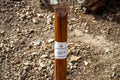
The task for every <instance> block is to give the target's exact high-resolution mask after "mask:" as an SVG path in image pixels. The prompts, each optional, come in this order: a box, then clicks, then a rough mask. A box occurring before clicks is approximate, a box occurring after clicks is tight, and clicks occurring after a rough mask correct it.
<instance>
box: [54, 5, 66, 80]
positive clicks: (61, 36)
mask: <svg viewBox="0 0 120 80" xmlns="http://www.w3.org/2000/svg"><path fill="white" fill-rule="evenodd" d="M54 26H55V27H54V28H55V31H54V36H55V46H54V49H55V51H54V53H55V60H54V80H66V76H67V59H66V58H67V7H66V6H56V7H55V20H54Z"/></svg>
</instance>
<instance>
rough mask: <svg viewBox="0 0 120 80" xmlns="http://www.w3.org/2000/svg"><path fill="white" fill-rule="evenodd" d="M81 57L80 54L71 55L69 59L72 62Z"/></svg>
mask: <svg viewBox="0 0 120 80" xmlns="http://www.w3.org/2000/svg"><path fill="white" fill-rule="evenodd" d="M80 58H81V56H73V55H72V56H71V58H70V61H71V62H72V61H77V60H79V59H80Z"/></svg>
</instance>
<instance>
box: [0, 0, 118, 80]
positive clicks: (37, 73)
mask: <svg viewBox="0 0 120 80" xmlns="http://www.w3.org/2000/svg"><path fill="white" fill-rule="evenodd" d="M24 1H26V0H1V1H0V80H53V74H54V71H53V70H54V27H53V23H54V22H53V19H54V15H53V13H52V12H50V11H48V10H47V9H45V8H44V7H41V6H40V5H34V4H40V3H39V1H38V0H30V1H29V0H27V1H28V3H27V2H24ZM116 2H117V3H116ZM67 3H68V7H69V15H68V40H67V41H68V42H67V44H68V45H67V79H68V80H98V79H99V80H119V79H120V64H119V63H120V54H119V52H120V46H119V44H120V27H119V26H120V24H119V23H120V18H119V15H120V12H119V11H120V8H119V4H120V3H119V1H117V0H116V1H115V2H114V4H111V3H113V1H111V2H110V3H108V4H111V5H109V6H107V7H106V9H105V11H101V12H100V13H99V14H97V15H93V14H87V13H86V12H85V13H84V12H83V9H84V8H82V9H81V5H80V4H81V3H82V0H80V4H78V3H77V2H76V1H74V0H73V1H71V2H70V1H69V2H67ZM80 32H81V33H80ZM86 35H92V38H93V39H95V41H96V43H97V41H99V40H100V39H99V38H96V37H97V36H100V35H102V36H104V38H105V39H106V41H108V42H107V45H109V43H110V42H112V46H113V47H110V46H111V45H110V46H109V48H108V47H107V46H105V45H104V46H102V48H101V47H99V46H98V44H95V45H92V44H90V43H87V42H86V41H87V40H85V39H86V37H88V36H86ZM89 37H91V36H89ZM81 38H82V39H84V41H82V40H80V39H81ZM87 39H88V38H87ZM89 39H90V38H89ZM91 43H95V42H92V41H91ZM101 45H103V44H101ZM103 47H104V49H103Z"/></svg>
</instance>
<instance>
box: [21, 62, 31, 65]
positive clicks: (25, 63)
mask: <svg viewBox="0 0 120 80" xmlns="http://www.w3.org/2000/svg"><path fill="white" fill-rule="evenodd" d="M23 64H24V65H26V66H29V65H30V64H31V63H30V62H29V61H27V62H24V63H23Z"/></svg>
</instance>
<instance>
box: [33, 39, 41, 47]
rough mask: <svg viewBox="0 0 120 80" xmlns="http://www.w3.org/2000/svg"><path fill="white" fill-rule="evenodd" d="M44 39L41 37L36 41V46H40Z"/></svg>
mask: <svg viewBox="0 0 120 80" xmlns="http://www.w3.org/2000/svg"><path fill="white" fill-rule="evenodd" d="M41 43H42V41H41V40H40V39H38V40H36V41H34V46H39V45H41Z"/></svg>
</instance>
